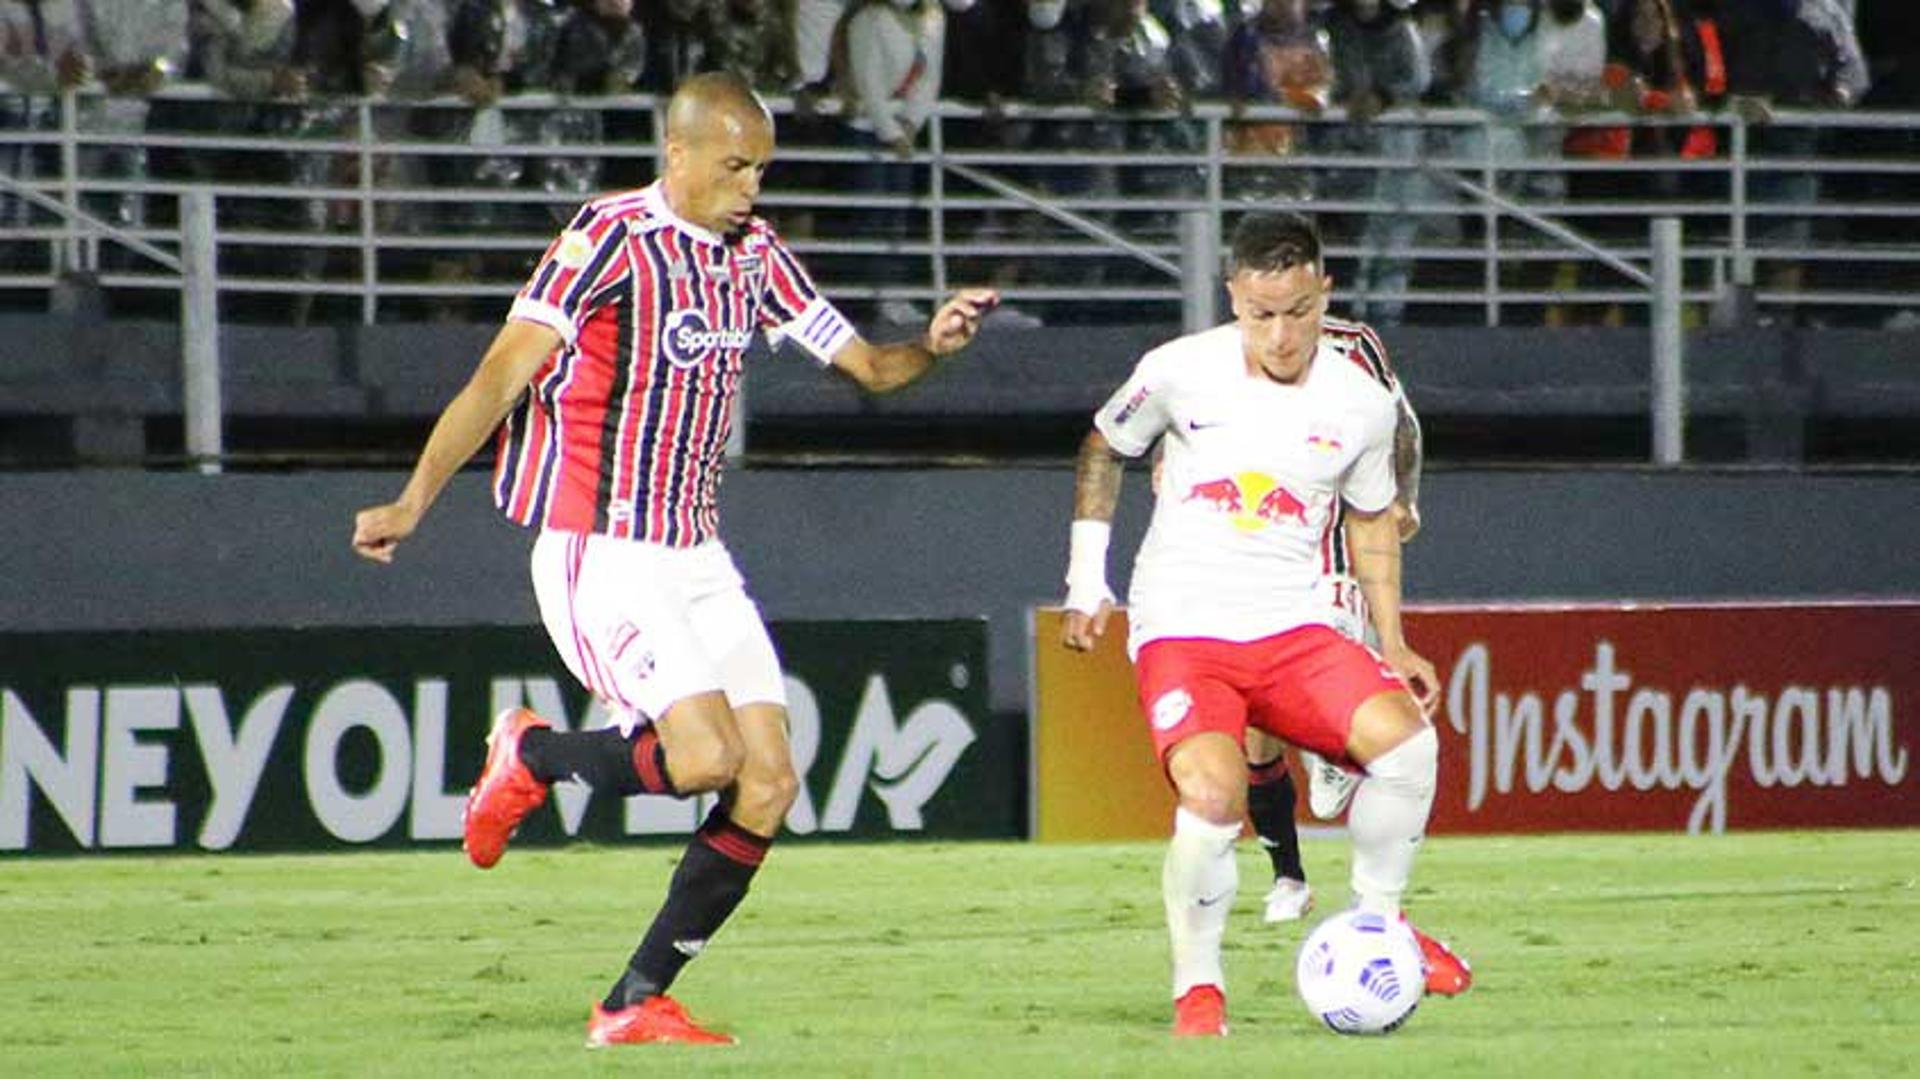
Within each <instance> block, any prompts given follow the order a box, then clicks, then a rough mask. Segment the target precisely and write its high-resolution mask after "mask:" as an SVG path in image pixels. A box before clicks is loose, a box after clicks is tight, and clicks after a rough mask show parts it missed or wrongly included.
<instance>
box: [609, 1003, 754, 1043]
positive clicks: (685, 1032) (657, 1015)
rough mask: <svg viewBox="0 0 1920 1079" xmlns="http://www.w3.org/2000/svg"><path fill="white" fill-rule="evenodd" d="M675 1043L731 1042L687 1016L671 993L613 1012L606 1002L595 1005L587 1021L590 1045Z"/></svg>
mask: <svg viewBox="0 0 1920 1079" xmlns="http://www.w3.org/2000/svg"><path fill="white" fill-rule="evenodd" d="M665 1042H672V1043H676V1044H679V1045H732V1044H734V1038H733V1035H731V1034H721V1033H718V1032H717V1031H712V1030H707V1029H705V1028H703V1027H701V1026H700V1024H698V1023H695V1022H694V1021H693V1020H692V1019H691V1018H689V1017H688V1016H687V1010H686V1009H685V1008H682V1007H681V1006H680V1002H679V1001H677V1000H675V999H673V998H672V997H670V996H666V995H664V994H663V995H658V996H651V997H648V998H647V999H645V1000H643V1001H641V1002H640V1003H638V1004H631V1005H628V1006H627V1007H625V1008H621V1009H620V1010H619V1011H614V1012H610V1011H608V1010H607V1009H606V1007H605V1006H604V1005H600V1004H595V1005H594V1006H593V1017H592V1018H590V1019H588V1020H587V1048H589V1049H599V1048H601V1047H602V1046H607V1045H646V1044H650V1043H665Z"/></svg>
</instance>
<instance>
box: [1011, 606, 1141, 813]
mask: <svg viewBox="0 0 1920 1079" xmlns="http://www.w3.org/2000/svg"><path fill="white" fill-rule="evenodd" d="M1063 621H1064V612H1063V611H1061V610H1060V609H1059V608H1055V607H1048V608H1041V609H1037V610H1035V611H1034V612H1033V677H1032V678H1031V679H1029V680H1028V685H1029V686H1031V687H1032V690H1031V692H1032V694H1033V700H1032V702H1031V703H1032V706H1031V707H1030V708H1029V709H1028V714H1029V715H1030V716H1032V717H1033V720H1032V723H1033V729H1032V739H1033V757H1032V760H1033V788H1032V802H1031V805H1032V810H1031V812H1032V814H1033V838H1034V839H1036V840H1038V841H1040V842H1043V843H1074V842H1087V841H1093V840H1110V839H1158V838H1163V837H1165V836H1166V835H1167V834H1168V833H1169V831H1170V830H1171V828H1172V825H1173V790H1172V788H1171V787H1169V786H1168V785H1167V781H1166V777H1165V776H1163V775H1162V774H1161V772H1160V763H1159V761H1157V760H1155V759H1154V756H1153V739H1152V738H1151V737H1149V736H1148V734H1147V724H1146V721H1145V720H1144V719H1142V718H1141V715H1140V701H1139V698H1138V697H1137V696H1136V695H1135V693H1134V683H1133V663H1132V661H1130V660H1128V659H1127V615H1126V612H1125V611H1115V612H1113V620H1112V621H1111V622H1109V623H1108V625H1107V633H1106V635H1105V636H1104V637H1102V638H1101V640H1100V645H1099V647H1098V648H1096V649H1095V650H1094V651H1092V652H1073V651H1069V650H1068V649H1067V648H1066V647H1064V646H1063V645H1061V643H1060V628H1061V624H1062V622H1063Z"/></svg>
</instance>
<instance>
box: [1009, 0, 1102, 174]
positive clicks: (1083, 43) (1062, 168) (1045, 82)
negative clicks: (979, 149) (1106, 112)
mask: <svg viewBox="0 0 1920 1079" xmlns="http://www.w3.org/2000/svg"><path fill="white" fill-rule="evenodd" d="M1026 9H1027V28H1026V33H1025V35H1024V39H1023V48H1022V50H1021V65H1020V83H1019V87H1020V89H1019V95H1018V96H1019V98H1020V100H1022V101H1025V102H1029V103H1031V104H1034V105H1042V106H1046V107H1049V108H1071V107H1073V106H1092V107H1094V108H1102V107H1104V106H1105V104H1106V89H1107V85H1108V84H1107V81H1106V80H1105V79H1103V78H1100V77H1098V75H1097V71H1096V69H1100V70H1104V69H1105V68H1106V67H1107V65H1108V62H1109V61H1108V60H1107V59H1106V58H1105V56H1104V52H1105V50H1106V49H1108V47H1109V45H1108V42H1107V40H1106V37H1105V35H1104V34H1103V33H1101V25H1100V20H1099V19H1097V18H1095V17H1094V14H1095V12H1094V9H1093V6H1092V4H1091V3H1087V2H1083V3H1079V4H1075V5H1071V6H1070V5H1069V4H1068V3H1067V0H1027V5H1026ZM1096 54H1102V55H1100V57H1099V58H1098V59H1096ZM1014 126H1015V130H1016V132H1017V133H1019V135H1024V137H1020V138H1019V141H1020V142H1022V143H1023V144H1024V145H1026V146H1027V147H1028V148H1029V149H1032V150H1036V151H1039V152H1042V153H1073V152H1075V151H1080V150H1087V149H1091V148H1092V146H1093V142H1094V131H1095V126H1094V124H1092V123H1090V122H1088V121H1085V120H1031V121H1024V122H1023V123H1021V124H1016V125H1014ZM1016 137H1018V136H1016ZM1037 179H1038V181H1039V184H1040V186H1041V187H1042V188H1044V189H1045V190H1047V191H1049V192H1051V193H1053V194H1056V195H1079V194H1110V193H1111V190H1110V189H1106V190H1098V189H1097V186H1098V184H1099V183H1100V182H1101V177H1100V175H1099V174H1098V173H1096V172H1095V171H1093V170H1090V169H1088V168H1087V167H1085V166H1077V165H1050V166H1043V167H1042V168H1041V169H1040V173H1039V175H1038V177H1037Z"/></svg>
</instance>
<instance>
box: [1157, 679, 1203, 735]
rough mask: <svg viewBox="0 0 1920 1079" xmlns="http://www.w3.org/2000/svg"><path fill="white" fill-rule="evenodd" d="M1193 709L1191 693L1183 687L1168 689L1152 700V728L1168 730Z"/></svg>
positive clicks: (1178, 723) (1176, 725) (1177, 724)
mask: <svg viewBox="0 0 1920 1079" xmlns="http://www.w3.org/2000/svg"><path fill="white" fill-rule="evenodd" d="M1191 711H1193V695H1192V694H1191V693H1188V692H1187V691H1186V690H1184V689H1170V690H1168V691H1166V692H1165V693H1162V694H1160V696H1159V697H1158V698H1157V699H1156V700H1155V701H1154V702H1153V729H1154V730H1156V731H1170V730H1172V729H1174V728H1175V727H1178V726H1179V725H1180V721H1181V720H1183V719H1185V718H1187V713H1188V712H1191Z"/></svg>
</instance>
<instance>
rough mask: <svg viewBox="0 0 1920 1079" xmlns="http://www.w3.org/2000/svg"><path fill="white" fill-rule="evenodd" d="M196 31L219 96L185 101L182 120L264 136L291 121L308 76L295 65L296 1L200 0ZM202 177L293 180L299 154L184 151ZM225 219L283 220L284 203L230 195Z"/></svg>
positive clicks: (198, 60) (250, 223) (200, 127)
mask: <svg viewBox="0 0 1920 1079" xmlns="http://www.w3.org/2000/svg"><path fill="white" fill-rule="evenodd" d="M191 14H192V20H191V23H190V27H189V32H190V34H191V37H192V54H193V58H194V60H193V62H194V66H195V67H196V68H197V74H198V76H199V77H200V78H201V79H202V80H204V81H205V82H206V83H207V85H208V86H210V87H211V88H212V89H213V90H215V91H216V92H217V93H218V94H219V95H220V96H219V97H217V98H215V99H213V100H210V101H182V102H179V103H178V108H179V110H180V111H179V112H178V113H177V114H176V117H177V120H176V126H178V127H180V128H183V129H185V130H188V131H194V132H199V133H203V134H222V135H262V134H273V133H275V132H277V131H279V130H281V129H283V127H284V122H283V120H282V118H281V114H282V113H283V112H285V111H286V110H287V109H288V108H289V107H290V106H289V104H288V103H289V102H297V101H299V100H300V99H302V98H304V97H306V95H307V74H306V72H305V71H304V70H302V69H301V68H300V67H298V66H296V65H295V63H294V53H293V50H294V29H295V25H294V16H295V5H294V0H193V8H192V12H191ZM182 159H183V161H184V162H185V164H186V168H187V172H188V174H189V175H190V176H192V177H194V178H195V179H199V180H224V179H248V180H252V181H254V182H269V183H286V182H287V180H288V177H289V175H290V172H291V167H292V163H293V158H292V156H291V155H289V154H287V153H284V152H280V151H272V152H261V151H255V150H234V151H230V152H227V153H223V154H211V153H207V152H205V151H192V152H189V153H187V154H184V155H182ZM219 209H220V211H221V220H222V221H231V222H234V223H236V224H239V225H241V226H244V227H251V228H260V227H262V226H268V227H276V226H284V225H286V224H288V223H289V222H290V220H291V218H290V217H289V215H287V214H286V213H284V212H279V213H276V212H275V211H276V210H281V211H284V209H285V204H284V203H279V202H261V201H257V200H250V199H238V198H232V197H229V198H223V199H221V200H220V204H219Z"/></svg>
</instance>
